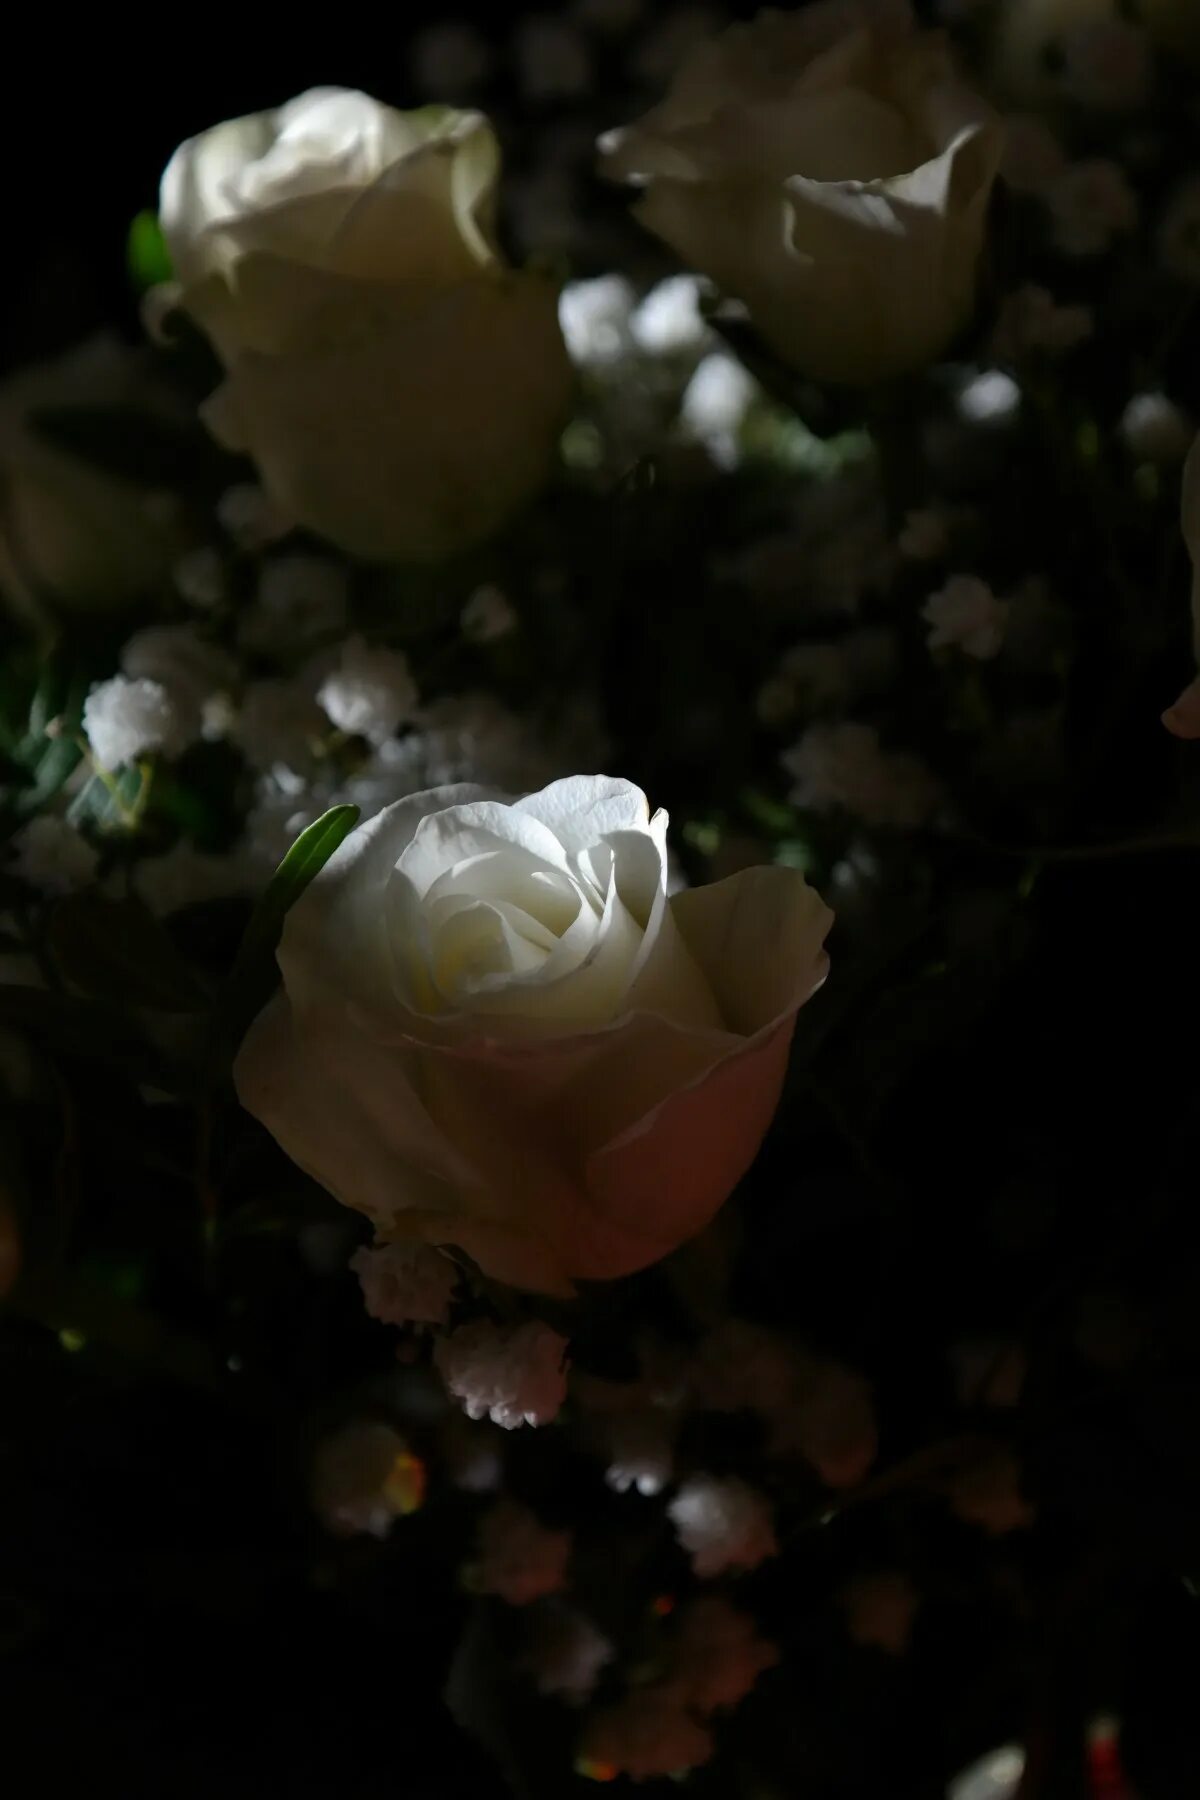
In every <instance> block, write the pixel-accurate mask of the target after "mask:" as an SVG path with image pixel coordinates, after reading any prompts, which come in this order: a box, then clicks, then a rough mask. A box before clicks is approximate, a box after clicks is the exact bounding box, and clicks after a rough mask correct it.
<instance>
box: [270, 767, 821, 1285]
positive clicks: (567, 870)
mask: <svg viewBox="0 0 1200 1800" xmlns="http://www.w3.org/2000/svg"><path fill="white" fill-rule="evenodd" d="M666 826H667V818H666V814H665V813H663V812H658V813H655V815H654V816H653V818H651V817H650V815H649V811H648V808H647V805H646V800H645V796H644V795H643V794H642V793H641V791H640V790H639V789H638V788H636V787H633V786H631V785H630V784H629V783H628V782H625V781H620V780H611V779H609V778H607V777H604V776H573V777H570V778H569V779H567V780H563V781H556V782H553V783H552V784H551V785H550V786H549V787H547V788H544V789H543V790H542V791H541V792H540V793H537V794H531V795H528V796H527V797H526V798H524V799H521V800H516V801H508V800H505V799H503V798H498V797H496V796H495V795H493V794H492V793H490V792H488V791H487V790H485V789H482V788H477V787H469V786H461V787H451V788H439V789H434V790H433V791H432V792H429V793H424V794H417V795H414V796H412V797H411V798H409V799H405V800H401V801H398V802H397V803H396V804H395V805H393V806H389V807H386V808H385V809H384V811H383V812H381V813H379V814H378V815H377V816H376V817H375V818H373V819H371V820H369V821H368V822H367V823H365V824H363V825H360V826H359V827H358V829H357V830H355V831H353V832H352V833H351V834H350V836H349V837H348V838H347V839H346V841H345V842H344V843H343V844H342V846H341V848H340V849H339V850H338V851H337V852H336V853H335V855H334V856H333V857H332V858H331V860H330V861H329V863H328V864H327V865H326V867H325V868H324V869H323V870H322V872H321V874H320V875H319V876H318V877H317V879H316V880H315V881H314V882H313V884H312V885H311V887H310V888H309V889H308V890H307V892H306V893H305V894H304V895H303V896H302V897H301V899H300V900H299V901H298V902H297V904H296V906H295V907H294V908H293V909H292V911H291V913H290V914H289V916H288V919H287V921H286V924H285V927H284V932H283V938H282V942H281V944H280V948H279V965H280V969H281V970H282V974H283V989H282V992H281V993H280V994H279V995H278V996H277V997H276V998H275V999H274V1000H273V1001H272V1002H271V1003H270V1005H269V1006H268V1007H267V1008H266V1010H265V1011H264V1012H263V1013H262V1014H261V1015H260V1017H259V1018H258V1020H257V1021H256V1022H255V1024H254V1025H253V1026H252V1027H251V1030H250V1033H249V1035H248V1037H247V1039H246V1041H245V1043H244V1044H243V1046H242V1049H241V1051H240V1053H239V1056H238V1059H237V1063H236V1065H235V1070H234V1077H235V1081H236V1083H237V1088H238V1093H239V1095H240V1097H241V1099H242V1102H243V1104H244V1105H245V1106H246V1107H247V1108H248V1109H249V1111H250V1112H252V1113H254V1114H255V1115H256V1116H257V1117H258V1118H260V1119H261V1120H262V1121H263V1123H264V1124H265V1125H266V1126H267V1127H268V1128H269V1130H270V1131H271V1132H272V1133H273V1134H274V1136H275V1137H276V1138H277V1139H278V1141H279V1143H280V1144H281V1145H282V1146H283V1148H284V1149H285V1150H286V1151H287V1153H288V1154H289V1155H290V1156H291V1157H292V1158H293V1159H294V1160H295V1161H296V1162H297V1163H299V1164H300V1166H301V1167H302V1168H304V1169H305V1170H307V1171H308V1173H309V1174H311V1175H312V1176H314V1177H315V1178H316V1179H317V1180H318V1181H320V1182H322V1183H324V1185H325V1186H326V1187H327V1188H328V1189H329V1190H330V1191H331V1192H332V1193H333V1194H334V1195H336V1197H337V1198H338V1199H339V1200H341V1201H342V1202H344V1203H345V1204H346V1205H348V1206H351V1207H354V1208H355V1209H356V1210H358V1211H359V1212H362V1213H365V1214H366V1215H367V1216H368V1217H369V1218H370V1219H372V1220H373V1222H374V1224H375V1227H376V1230H377V1233H378V1235H379V1237H380V1238H382V1239H384V1240H388V1239H392V1240H402V1239H409V1240H416V1241H419V1242H425V1243H429V1244H444V1245H456V1246H458V1247H460V1248H461V1249H462V1250H464V1251H465V1252H467V1253H468V1254H469V1255H470V1256H472V1257H473V1258H474V1259H475V1260H476V1262H477V1263H478V1264H479V1265H480V1266H481V1267H482V1268H483V1269H484V1271H485V1272H486V1273H488V1274H489V1275H492V1276H494V1277H495V1278H497V1279H499V1280H502V1281H507V1282H510V1283H512V1284H513V1285H515V1286H518V1287H524V1288H529V1289H533V1290H539V1291H544V1292H552V1293H554V1292H556V1293H570V1292H571V1291H572V1280H573V1278H584V1279H606V1278H611V1277H615V1276H619V1275H624V1274H628V1273H631V1272H632V1271H634V1270H636V1269H640V1268H643V1267H645V1266H646V1265H647V1264H649V1263H652V1262H654V1261H655V1260H657V1259H658V1258H659V1257H662V1256H664V1255H666V1254H667V1252H668V1251H670V1250H672V1249H674V1248H675V1247H676V1246H677V1245H678V1244H680V1243H682V1242H683V1241H684V1240H685V1239H686V1238H688V1237H691V1236H692V1235H693V1234H694V1233H696V1232H698V1231H700V1230H701V1229H702V1228H703V1227H704V1226H705V1225H706V1224H707V1223H708V1221H709V1220H710V1219H711V1218H712V1216H713V1214H714V1213H715V1212H716V1211H717V1209H718V1207H720V1205H721V1204H722V1202H723V1201H724V1200H725V1199H726V1198H727V1197H728V1195H729V1193H730V1191H731V1190H732V1188H733V1187H734V1185H735V1184H736V1182H737V1181H738V1180H739V1179H740V1177H741V1176H742V1174H743V1173H744V1172H745V1170H746V1168H747V1167H748V1165H749V1163H750V1162H751V1160H752V1159H753V1157H754V1155H755V1152H756V1151H757V1149H758V1146H759V1143H760V1142H761V1140H762V1137H763V1134H764V1133H765V1131H766V1129H767V1127H768V1125H769V1124H770V1121H771V1117H772V1115H773V1113H774V1111H775V1107H776V1104H777V1102H778V1098H779V1092H780V1087H781V1084H782V1081H783V1075H784V1070H785V1066H786V1062H787V1055H788V1047H789V1044H790V1041H791V1037H792V1031H793V1027H794V1024H795V1017H796V1012H797V1009H798V1008H799V1007H800V1006H801V1005H803V1003H804V1001H805V1000H807V999H808V998H809V996H810V995H811V994H812V993H813V992H814V990H815V989H816V988H817V987H818V986H819V985H820V983H821V981H822V980H823V978H824V975H825V971H826V957H825V954H824V951H823V950H822V947H821V946H822V941H823V939H824V937H825V935H826V932H827V931H828V929H829V925H830V923H831V919H832V915H831V913H830V912H829V910H828V908H827V907H826V906H825V904H824V903H823V901H822V900H821V899H820V897H819V896H818V895H817V894H816V893H814V892H813V890H812V889H811V888H809V887H808V886H807V885H806V883H805V881H804V878H803V876H802V875H800V874H799V873H798V872H797V871H795V870H792V869H784V868H755V869H747V870H745V871H744V872H743V873H741V874H739V875H734V876H732V877H731V878H730V879H728V880H726V881H722V882H718V883H716V884H715V885H714V886H711V887H702V888H696V889H693V890H690V891H685V892H682V893H678V894H675V895H673V896H670V897H668V895H667V891H666V863H667V852H666Z"/></svg>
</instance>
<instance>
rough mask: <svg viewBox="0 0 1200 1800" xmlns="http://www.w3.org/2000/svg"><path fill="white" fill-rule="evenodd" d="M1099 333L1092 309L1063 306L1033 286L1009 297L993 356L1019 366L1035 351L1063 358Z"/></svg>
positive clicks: (1002, 311) (994, 339)
mask: <svg viewBox="0 0 1200 1800" xmlns="http://www.w3.org/2000/svg"><path fill="white" fill-rule="evenodd" d="M1094 329H1095V321H1094V319H1093V317H1092V312H1091V308H1090V307H1087V306H1063V305H1060V304H1059V302H1058V301H1057V300H1056V299H1055V298H1054V296H1053V294H1051V293H1050V292H1049V290H1048V289H1046V288H1044V287H1038V286H1037V285H1036V283H1034V282H1029V283H1027V284H1026V285H1025V286H1024V287H1020V288H1017V290H1016V291H1015V292H1014V293H1011V294H1006V295H1005V297H1004V303H1003V305H1002V306H1001V308H1000V316H999V318H998V319H997V321H996V329H995V331H994V332H993V334H992V355H993V356H998V357H1000V358H1001V359H1002V360H1004V361H1005V362H1019V361H1020V360H1021V358H1022V357H1025V356H1028V355H1029V354H1030V352H1031V351H1037V350H1043V351H1046V352H1048V353H1049V354H1050V355H1059V354H1061V353H1063V352H1064V351H1067V350H1073V349H1074V348H1075V346H1076V344H1081V343H1082V342H1083V341H1084V339H1085V338H1089V337H1091V335H1092V332H1093V330H1094Z"/></svg>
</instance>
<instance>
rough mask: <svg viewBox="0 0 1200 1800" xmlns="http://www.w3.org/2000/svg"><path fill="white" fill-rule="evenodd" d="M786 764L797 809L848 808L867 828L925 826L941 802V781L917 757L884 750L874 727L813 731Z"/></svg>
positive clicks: (847, 723)
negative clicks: (938, 781) (791, 780)
mask: <svg viewBox="0 0 1200 1800" xmlns="http://www.w3.org/2000/svg"><path fill="white" fill-rule="evenodd" d="M782 761H783V765H784V768H785V769H787V771H788V773H789V774H790V775H791V776H792V777H793V780H794V786H793V788H792V792H791V796H790V797H791V801H792V804H793V805H794V806H802V807H808V808H811V810H812V811H813V812H831V811H834V810H835V809H837V808H844V809H845V811H847V812H850V813H854V814H856V815H857V816H858V817H859V818H860V819H862V821H863V823H864V824H867V825H887V826H894V827H900V828H904V827H912V826H917V825H922V824H924V823H925V822H926V820H927V819H928V818H929V817H930V815H931V814H932V813H933V812H934V810H935V809H936V807H937V805H938V802H939V799H940V788H939V786H938V783H937V780H936V779H935V777H934V776H933V774H932V773H931V772H930V770H929V769H927V768H926V766H925V764H924V763H922V762H921V761H920V759H919V758H918V757H915V756H911V755H909V754H907V753H906V752H903V751H888V750H885V749H884V748H883V746H882V745H881V744H880V742H879V737H878V734H877V733H876V731H875V730H874V728H873V727H872V726H870V725H864V724H860V723H859V722H858V721H857V720H853V719H844V720H841V721H839V722H838V723H836V724H825V723H817V724H814V725H810V726H809V727H808V729H807V731H805V732H804V734H803V736H802V737H801V738H800V739H799V741H798V742H797V743H796V744H794V745H793V746H792V748H791V749H790V750H788V751H786V752H785V753H784V756H783V758H782Z"/></svg>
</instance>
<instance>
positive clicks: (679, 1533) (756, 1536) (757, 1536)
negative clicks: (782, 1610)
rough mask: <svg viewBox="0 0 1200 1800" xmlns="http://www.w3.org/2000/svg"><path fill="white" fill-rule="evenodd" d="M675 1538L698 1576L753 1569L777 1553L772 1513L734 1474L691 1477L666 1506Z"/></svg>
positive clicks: (759, 1495) (765, 1502)
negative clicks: (719, 1477) (721, 1476)
mask: <svg viewBox="0 0 1200 1800" xmlns="http://www.w3.org/2000/svg"><path fill="white" fill-rule="evenodd" d="M667 1516H668V1518H669V1519H670V1521H671V1523H672V1525H674V1527H675V1535H676V1537H677V1538H678V1539H679V1542H680V1543H681V1544H682V1545H683V1548H684V1549H685V1550H686V1551H687V1552H688V1553H689V1555H690V1556H691V1559H692V1567H693V1569H694V1570H695V1571H696V1574H697V1575H699V1576H701V1577H708V1576H710V1575H720V1574H723V1573H724V1571H725V1570H727V1569H756V1568H757V1567H758V1565H759V1563H761V1562H765V1561H766V1559H767V1558H768V1557H769V1556H774V1555H776V1554H777V1552H778V1549H779V1545H778V1543H777V1542H776V1539H775V1527H774V1525H773V1523H772V1521H771V1509H770V1506H769V1505H768V1503H767V1501H766V1500H765V1499H764V1498H763V1496H762V1495H761V1494H757V1493H755V1491H754V1489H753V1488H751V1487H748V1486H747V1485H746V1483H745V1482H744V1481H740V1480H739V1479H738V1478H737V1477H736V1476H728V1477H726V1478H725V1479H723V1480H718V1479H717V1477H715V1476H713V1475H693V1476H692V1477H691V1479H690V1480H688V1481H685V1482H684V1484H683V1486H682V1487H681V1488H680V1489H679V1492H678V1493H677V1494H676V1496H675V1498H674V1499H673V1500H672V1501H671V1503H670V1505H669V1506H668V1507H667Z"/></svg>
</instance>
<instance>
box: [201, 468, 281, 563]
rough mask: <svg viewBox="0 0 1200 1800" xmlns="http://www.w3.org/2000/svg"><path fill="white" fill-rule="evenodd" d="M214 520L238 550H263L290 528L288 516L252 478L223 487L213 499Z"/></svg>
mask: <svg viewBox="0 0 1200 1800" xmlns="http://www.w3.org/2000/svg"><path fill="white" fill-rule="evenodd" d="M217 523H218V524H219V525H220V527H221V529H222V531H226V532H228V534H229V536H230V537H231V538H232V539H233V541H234V543H235V544H236V545H237V546H238V548H239V549H240V550H263V549H265V548H266V546H267V545H268V544H273V543H275V542H277V540H278V539H279V538H282V537H286V536H287V534H288V532H289V531H290V530H291V529H292V521H291V519H289V518H288V516H287V514H286V513H285V512H283V511H282V509H281V508H280V507H279V506H277V505H276V503H275V501H274V500H272V498H271V496H270V494H268V493H267V491H266V489H265V488H261V487H259V485H258V483H257V482H254V481H240V482H238V483H237V484H236V486H234V487H231V488H226V490H225V492H224V493H223V494H222V495H221V498H220V499H219V500H218V501H217Z"/></svg>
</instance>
